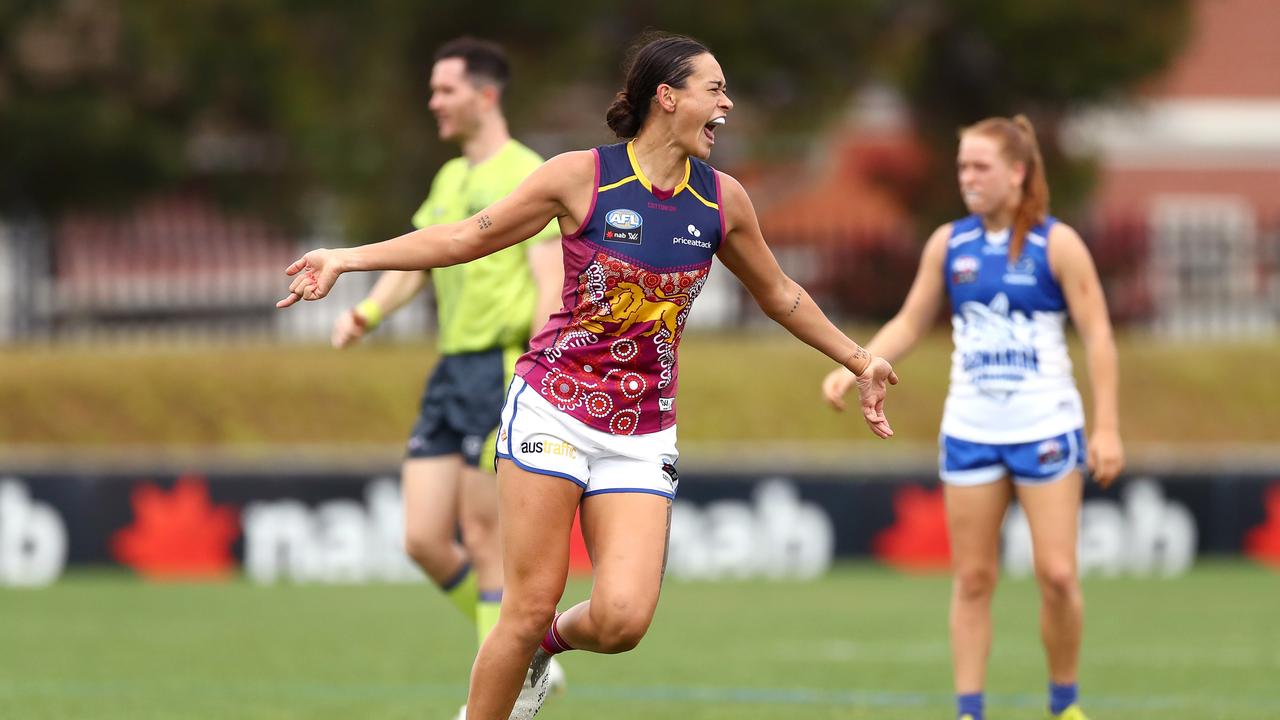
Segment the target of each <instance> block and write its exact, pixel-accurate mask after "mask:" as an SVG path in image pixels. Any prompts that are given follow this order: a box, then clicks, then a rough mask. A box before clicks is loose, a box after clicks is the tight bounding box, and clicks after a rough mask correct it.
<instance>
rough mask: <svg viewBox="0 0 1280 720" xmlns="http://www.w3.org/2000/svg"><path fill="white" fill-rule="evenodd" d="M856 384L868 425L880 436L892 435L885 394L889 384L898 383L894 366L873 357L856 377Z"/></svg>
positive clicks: (864, 417) (863, 415)
mask: <svg viewBox="0 0 1280 720" xmlns="http://www.w3.org/2000/svg"><path fill="white" fill-rule="evenodd" d="M854 384H855V385H857V387H858V400H859V403H860V404H861V405H862V417H863V419H864V420H866V421H867V427H869V428H871V432H873V433H875V434H876V435H877V436H878V437H882V438H887V437H892V436H893V428H891V427H889V420H888V418H886V417H885V416H884V396H885V393H886V392H888V390H889V385H897V384H898V374H897V373H895V372H894V371H893V366H892V365H890V364H889V361H888V360H885V359H884V358H882V357H873V358H871V363H870V364H869V365H867V369H866V370H863V371H862V375H860V376H858V377H856V378H855V379H854Z"/></svg>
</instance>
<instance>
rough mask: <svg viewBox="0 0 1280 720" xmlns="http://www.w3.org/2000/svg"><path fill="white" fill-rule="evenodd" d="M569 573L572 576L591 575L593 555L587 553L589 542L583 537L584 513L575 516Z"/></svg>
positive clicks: (571, 537)
mask: <svg viewBox="0 0 1280 720" xmlns="http://www.w3.org/2000/svg"><path fill="white" fill-rule="evenodd" d="M569 573H570V574H571V575H590V574H591V553H589V552H587V541H586V540H585V539H583V537H582V513H580V512H575V513H574V514H573V528H572V529H571V530H570V531H569Z"/></svg>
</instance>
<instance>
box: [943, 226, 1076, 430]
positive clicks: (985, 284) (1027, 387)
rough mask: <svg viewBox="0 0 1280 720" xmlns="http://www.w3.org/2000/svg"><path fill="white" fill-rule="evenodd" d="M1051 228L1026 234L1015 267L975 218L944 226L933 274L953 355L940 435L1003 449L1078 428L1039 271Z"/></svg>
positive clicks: (1058, 302)
mask: <svg viewBox="0 0 1280 720" xmlns="http://www.w3.org/2000/svg"><path fill="white" fill-rule="evenodd" d="M1055 222H1057V221H1056V220H1055V219H1054V218H1048V219H1046V220H1045V222H1043V223H1041V224H1040V225H1037V226H1035V227H1033V228H1031V230H1030V231H1029V232H1028V233H1027V238H1026V241H1025V242H1024V243H1023V246H1022V254H1021V256H1020V257H1019V258H1018V261H1017V262H1016V263H1010V262H1009V259H1008V252H1009V246H1008V238H1009V232H1008V231H1007V230H1006V231H1004V232H1001V233H988V232H986V230H985V228H983V226H982V220H981V218H979V217H977V216H970V217H967V218H964V219H963V220H957V221H956V222H954V223H952V226H951V238H950V240H949V241H948V243H947V256H946V263H945V265H944V266H943V267H944V272H945V273H946V277H945V283H946V288H947V294H948V295H949V296H950V298H951V325H952V338H953V339H954V342H955V351H954V352H953V353H952V355H951V390H950V393H949V394H948V395H947V403H946V409H945V410H944V412H943V417H942V432H943V434H944V435H949V436H951V437H955V438H959V439H961V440H968V441H971V442H981V443H990V444H1004V443H1017V442H1031V441H1033V440H1039V439H1043V438H1048V437H1054V436H1056V435H1061V434H1062V433H1065V432H1070V431H1072V430H1075V429H1076V428H1079V427H1082V426H1083V425H1084V412H1083V410H1082V406H1081V402H1080V393H1079V392H1077V391H1076V386H1075V381H1074V380H1073V379H1072V375H1071V358H1070V357H1069V356H1068V355H1067V345H1066V341H1065V339H1064V337H1063V324H1064V322H1065V320H1066V309H1067V305H1066V300H1065V298H1064V297H1063V295H1062V288H1061V286H1059V285H1058V282H1057V280H1055V279H1054V277H1053V274H1052V273H1051V272H1050V269H1049V254H1048V245H1049V241H1048V238H1049V229H1050V228H1051V227H1053V224H1054V223H1055Z"/></svg>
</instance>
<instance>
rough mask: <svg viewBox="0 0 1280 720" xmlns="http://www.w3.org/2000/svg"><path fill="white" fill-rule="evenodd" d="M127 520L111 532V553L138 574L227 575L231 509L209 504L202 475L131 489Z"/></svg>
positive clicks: (231, 561)
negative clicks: (130, 518) (130, 515)
mask: <svg viewBox="0 0 1280 720" xmlns="http://www.w3.org/2000/svg"><path fill="white" fill-rule="evenodd" d="M130 500H131V503H132V505H133V514H134V522H133V525H131V526H129V527H126V528H123V529H121V530H119V531H117V532H116V533H115V534H114V535H112V537H111V554H112V555H113V556H115V558H116V560H117V561H119V562H120V563H121V564H123V565H127V566H129V567H131V568H133V569H134V570H136V571H137V572H138V573H140V574H141V575H142V576H143V577H147V578H151V579H157V580H163V579H188V580H211V579H222V578H226V577H228V576H230V575H231V573H232V572H233V570H234V568H235V558H234V557H232V555H231V544H232V543H233V542H235V539H236V537H237V536H238V535H239V534H240V520H239V517H238V516H237V513H236V509H235V508H234V507H228V506H221V507H219V506H215V505H213V503H211V502H210V501H209V488H208V487H207V485H206V484H205V481H204V479H203V478H200V477H196V476H192V475H184V476H182V477H180V478H178V482H177V483H176V484H175V485H174V486H173V490H172V491H170V492H165V491H164V489H163V488H161V487H158V486H156V485H153V484H151V483H143V484H141V485H138V486H136V487H135V488H134V489H133V493H132V495H131V498H130Z"/></svg>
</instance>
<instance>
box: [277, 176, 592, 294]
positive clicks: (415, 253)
mask: <svg viewBox="0 0 1280 720" xmlns="http://www.w3.org/2000/svg"><path fill="white" fill-rule="evenodd" d="M594 178H595V158H594V157H593V156H592V154H591V153H590V152H589V151H582V152H571V153H565V154H563V155H558V156H556V157H554V158H551V159H550V160H548V161H547V162H545V163H543V164H542V165H541V166H540V167H539V168H538V169H537V170H534V171H533V173H531V174H530V175H529V177H527V178H525V179H524V181H523V182H522V183H520V185H518V186H517V187H516V189H515V190H514V191H512V193H511V194H510V195H508V196H506V197H504V198H503V199H501V200H499V201H497V202H495V203H494V204H492V205H490V206H489V207H487V208H485V209H484V210H481V211H480V212H478V213H476V214H475V215H473V216H472V217H470V218H467V219H466V220H463V221H461V222H456V223H447V224H442V225H431V226H429V227H425V228H423V229H421V230H415V231H413V232H411V233H406V234H404V235H401V236H399V237H395V238H392V239H390V240H385V241H383V242H379V243H373V244H371V245H361V246H359V247H353V248H341V249H336V250H332V249H325V248H321V249H318V250H312V251H311V252H309V253H307V254H306V255H303V256H302V257H301V258H299V259H298V260H296V261H295V262H294V263H293V264H292V265H290V266H289V267H288V269H286V270H285V273H286V274H287V275H289V276H290V277H292V278H293V281H292V282H291V283H290V285H289V294H288V295H286V296H285V297H284V299H282V300H281V301H280V302H278V303H276V307H281V308H285V307H289V306H290V305H292V304H294V303H296V302H298V301H299V300H319V299H321V298H323V297H324V296H325V295H327V294H328V293H329V290H330V289H331V288H332V287H333V284H334V283H335V282H336V281H337V279H338V276H339V275H341V274H342V273H344V272H352V271H357V270H428V269H430V268H435V267H445V266H448V265H457V264H459V263H465V262H470V261H472V260H475V259H476V258H480V257H484V256H485V255H489V254H491V253H494V252H497V251H498V250H501V249H503V248H506V247H510V246H512V245H515V244H516V243H518V242H521V241H522V240H526V239H528V238H530V237H533V236H534V235H535V234H537V233H538V231H540V230H542V229H543V228H544V227H546V225H547V223H548V222H550V221H551V220H552V219H553V218H558V217H564V216H565V215H567V214H568V212H569V211H568V209H567V208H568V206H569V204H570V199H569V198H570V195H572V193H573V191H574V190H575V189H582V188H585V187H587V186H589V185H590V184H591V183H592V182H593V181H594Z"/></svg>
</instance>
